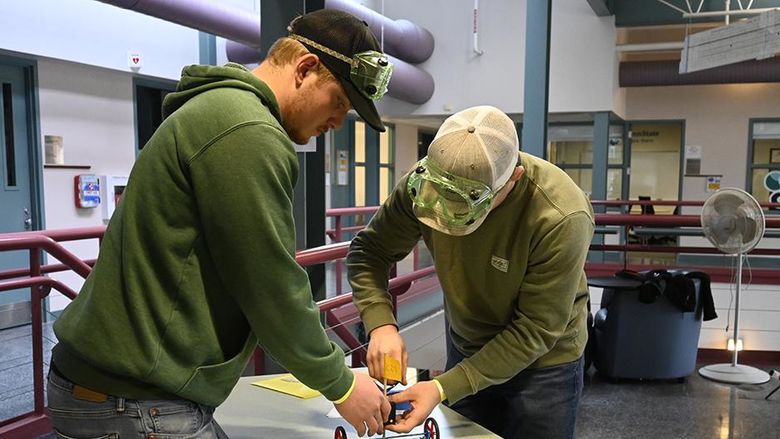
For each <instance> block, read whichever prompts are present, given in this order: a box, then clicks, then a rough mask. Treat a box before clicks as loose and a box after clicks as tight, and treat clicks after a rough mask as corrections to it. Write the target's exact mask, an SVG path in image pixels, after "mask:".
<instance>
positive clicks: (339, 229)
mask: <svg viewBox="0 0 780 439" xmlns="http://www.w3.org/2000/svg"><path fill="white" fill-rule="evenodd" d="M593 204H594V205H608V206H611V205H615V206H618V205H631V204H647V205H662V204H663V205H679V206H696V205H701V204H702V202H699V201H695V202H689V201H678V202H673V201H641V202H639V201H604V202H602V201H594V202H593ZM767 207H780V204H774V205H767ZM377 209H378V207H362V208H347V209H332V210H329V211H328V212H327V215H328V216H332V217H334V218H335V229H334V230H331V231H328V232H329V235H330V236H331V238H332V239H334V240H336V241H338V240H340V239H342V237H343V233H345V232H348V231H349V232H352V231H355V230H359V228H362V227H363V226H354V227H343V226H342V224H343V223H342V217H343V216H346V215H366V214H371V213H373V212H375V211H376V210H377ZM595 219H596V224H597V225H599V226H621V227H627V226H645V227H647V226H663V227H691V226H692V227H697V226H700V225H701V224H700V219H699V216H698V215H630V214H609V213H607V214H596V218H595ZM767 228H770V229H772V228H774V229H779V228H780V217H771V216H770V217H768V218H767ZM104 231H105V227H103V226H98V227H89V228H81V229H70V230H50V231H40V232H24V233H11V234H4V235H0V252H2V251H15V250H16V251H18V250H24V249H27V250H28V251H29V255H30V257H29V260H30V264H29V268H26V269H25V268H18V269H13V270H6V271H3V272H0V292H2V291H7V290H14V289H19V288H30V290H31V301H32V302H31V306H32V338H33V369H34V370H33V373H34V378H33V380H34V383H33V387H34V395H35V405H34V410H33V411H32V412H29V413H26V414H23V415H21V416H18V417H16V418H13V419H9V420H5V421H0V437H6V434H7V435H9V437H17V436H22V437H30V436H35V435H40V434H44V433H46V432H48V431H50V428H51V427H50V424H49V421H48V418H47V417H46V414H45V411H44V403H43V343H42V340H43V339H42V325H43V316H42V306H41V300H42V299H43V298H45V297H46V296H48V294H49V292H50V291H51V290H52V289H54V290H56V291H59V292H61V293H62V294H64V295H65V296H67V297H69V298H71V299H72V298H74V297H75V296H76V292H75V291H73V290H72V289H71V288H69V287H68V286H67V285H65V284H63V283H61V282H59V281H57V280H55V279H52V278H50V277H48V276H44V274H47V273H54V272H60V271H67V270H70V271H74V272H76V273H77V274H79V275H81V276H82V277H86V276H87V275H88V274H89V272H90V270H91V265H92V264H93V263H94V260H86V261H82V260H81V259H79V258H78V257H76V256H75V255H74V254H72V253H71V252H69V251H68V250H66V249H65V248H64V247H62V246H61V245H60V244H59V242H64V241H74V240H84V239H101V238H102V236H103V233H104ZM58 241H59V242H58ZM348 245H349V243H348V242H337V243H335V244H331V245H327V246H324V247H320V248H316V249H311V250H304V251H301V252H299V253H298V254H297V260H298V263H299V264H301V265H303V266H306V265H314V264H320V263H325V262H328V261H333V260H336V261H340V260H341V259H342V258H344V257H345V256H346V253H347V250H348ZM591 249H592V250H595V251H622V252H636V251H640V252H670V253H716V251H715V250H714V249H712V248H708V247H678V246H652V245H644V244H621V245H605V244H598V245H593V246H592V247H591ZM42 251H45V252H47V253H48V254H50V255H51V256H53V257H55V258H56V259H58V260H59V261H60V263H56V264H48V265H42V264H41V252H42ZM751 253H752V254H757V255H780V249H755V250H754V251H753V252H751ZM415 267H416V265H415ZM621 268H630V269H635V270H640V269H644V268H652V267H649V266H644V265H639V264H625V263H624V264H587V265H586V270H587V271H588V274H589V275H601V274H612V273H614V272H615V271H617V270H618V269H621ZM336 270H337V277H336V281H337V283H340V281H341V270H340V266H339V265H338V264H337V266H336ZM705 270H707V272H709V273H711V274H713V279H714V280H716V281H723V282H729V281H730V270H729V269H727V268H717V267H707V268H705ZM433 273H434V269H433V267H428V268H425V269H423V270H417V271H415V272H413V273H410V274H407V275H403V276H398V277H396V278H394V279H392V280H391V281H390V288H391V293H392V297H393V300H394V302H395V303H397V297H398V296H399V295H400V294H403V292H404V291H406V290H408V289H409V286H410V285H411V284H412V283H413V282H415V281H417V280H420V279H422V278H425V277H428V276H431V275H432V274H433ZM753 282H754V283H759V282H763V283H771V284H780V271H778V270H760V269H754V270H753ZM351 301H352V297H351V294H345V295H341V296H337V297H334V298H332V299H327V300H325V301H322V302H320V303H319V306H320V309H321V310H322V312H323V313H325V317H326V322H327V324H328V325H330V329H332V331H333V332H334V333H336V335H338V336H339V337H340V338H341V339H342V340H343V341H344V343H345V344H346V346H347V347H348V348H349V349H350V351H352V353H353V356H352V361H353V364H354V365H359V364H360V363H361V361H362V360H363V359H364V356H365V349H364V347H363V346H362V345H361V343H360V341H359V340H357V339H356V337H354V335H352V333H351V332H350V331H349V330H348V328H347V327H346V325H345V324H344V322H341V321H340V320H339V318H338V317H337V316H336V314H335V313H334V311H335V310H336V309H338V308H340V307H343V306H347V305H349V304H350V303H351ZM256 358H257V359H258V360H262V354H258V355H257V357H256ZM257 364H262V362H261V361H258V362H256V365H257ZM11 435H13V436H11Z"/></svg>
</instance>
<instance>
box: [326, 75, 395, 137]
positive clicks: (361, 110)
mask: <svg viewBox="0 0 780 439" xmlns="http://www.w3.org/2000/svg"><path fill="white" fill-rule="evenodd" d="M334 76H336V78H338V80H339V82H341V85H342V86H343V87H344V91H345V92H346V93H347V98H349V102H350V103H351V104H352V108H354V109H355V111H357V114H359V115H360V117H362V118H363V120H364V121H366V123H367V124H369V125H370V126H371V128H373V129H375V130H377V131H379V132H380V133H384V132H385V130H386V129H385V124H384V123H382V118H381V117H379V112H378V111H376V106H375V105H374V101H372V100H371V99H369V98H367V97H365V96H363V95H362V94H361V93H360V92H359V91H358V89H357V88H356V87H355V85H354V84H352V82H351V81H350V80H349V79H345V78H342V77H341V75H334Z"/></svg>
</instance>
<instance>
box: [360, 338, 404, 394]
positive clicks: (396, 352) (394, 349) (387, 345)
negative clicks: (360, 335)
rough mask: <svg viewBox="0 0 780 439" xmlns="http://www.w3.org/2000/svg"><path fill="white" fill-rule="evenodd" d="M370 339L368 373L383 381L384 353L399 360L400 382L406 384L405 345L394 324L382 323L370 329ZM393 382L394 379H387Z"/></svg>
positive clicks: (367, 357) (367, 358) (389, 382)
mask: <svg viewBox="0 0 780 439" xmlns="http://www.w3.org/2000/svg"><path fill="white" fill-rule="evenodd" d="M370 337H371V341H369V343H368V353H367V355H366V361H367V362H368V374H369V375H371V376H372V377H374V378H375V379H377V380H378V381H379V382H383V380H384V374H385V355H387V356H388V357H390V358H395V359H396V360H398V361H400V362H401V384H403V385H406V360H407V359H408V354H407V353H406V345H405V344H404V340H403V339H402V338H401V334H399V333H398V328H396V327H395V325H384V326H379V327H377V328H374V330H373V331H371V335H370ZM388 384H395V381H388Z"/></svg>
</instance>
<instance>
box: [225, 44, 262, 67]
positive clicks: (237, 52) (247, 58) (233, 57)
mask: <svg viewBox="0 0 780 439" xmlns="http://www.w3.org/2000/svg"><path fill="white" fill-rule="evenodd" d="M225 54H226V55H227V59H228V61H232V62H237V63H239V64H258V63H260V61H262V60H263V54H262V53H261V50H260V49H257V48H254V47H251V46H247V45H245V44H241V43H236V42H235V41H233V40H227V41H226V42H225Z"/></svg>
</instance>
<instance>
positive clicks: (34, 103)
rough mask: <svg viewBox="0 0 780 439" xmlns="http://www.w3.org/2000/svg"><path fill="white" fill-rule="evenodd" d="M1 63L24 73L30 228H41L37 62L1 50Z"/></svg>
mask: <svg viewBox="0 0 780 439" xmlns="http://www.w3.org/2000/svg"><path fill="white" fill-rule="evenodd" d="M0 64H4V65H8V66H12V67H20V68H21V69H22V71H23V73H24V95H25V103H26V105H27V111H26V114H25V118H26V119H27V138H28V139H30V140H29V144H28V145H27V148H28V151H27V154H28V158H29V160H28V166H29V168H30V169H29V175H30V181H29V182H28V183H29V185H30V209H31V211H32V212H31V218H32V220H33V227H32V229H31V230H44V229H46V224H45V221H44V218H45V216H44V202H43V157H42V155H43V153H42V147H41V124H40V119H41V117H40V105H39V102H40V100H39V96H38V62H37V60H35V59H32V58H22V57H18V56H11V55H7V54H4V53H0Z"/></svg>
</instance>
